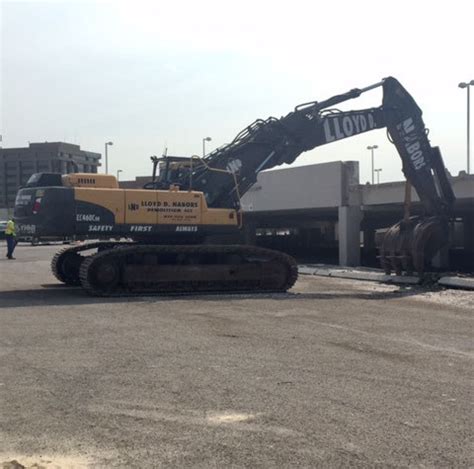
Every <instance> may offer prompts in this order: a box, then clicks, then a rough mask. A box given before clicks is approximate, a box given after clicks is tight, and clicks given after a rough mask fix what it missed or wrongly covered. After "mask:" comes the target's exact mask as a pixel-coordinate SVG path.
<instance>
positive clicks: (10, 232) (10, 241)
mask: <svg viewBox="0 0 474 469" xmlns="http://www.w3.org/2000/svg"><path fill="white" fill-rule="evenodd" d="M5 237H6V238H7V257H8V259H15V258H14V257H13V251H14V250H15V246H16V231H15V220H13V218H12V219H10V220H8V222H7V227H6V228H5Z"/></svg>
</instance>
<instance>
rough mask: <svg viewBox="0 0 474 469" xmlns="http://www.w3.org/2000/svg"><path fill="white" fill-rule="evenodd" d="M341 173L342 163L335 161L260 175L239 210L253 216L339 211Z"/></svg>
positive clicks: (342, 191) (340, 202)
mask: <svg viewBox="0 0 474 469" xmlns="http://www.w3.org/2000/svg"><path fill="white" fill-rule="evenodd" d="M343 171H344V163H343V162H341V161H337V162H333V163H323V164H315V165H310V166H300V167H296V168H285V169H279V170H271V171H265V172H262V173H260V174H259V175H258V179H257V182H256V183H255V184H254V186H253V187H252V188H251V189H250V190H249V191H248V192H247V193H246V194H245V195H244V197H243V198H242V207H243V209H244V210H245V211H254V212H259V211H269V210H291V209H308V208H326V207H339V206H340V205H343V204H345V203H347V202H345V200H347V196H344V194H346V193H347V192H344V191H346V184H344V182H343V181H344V178H343V174H344V173H343ZM357 176H358V175H357ZM355 177H356V175H355V174H352V179H354V178H355ZM350 182H353V181H352V180H351V181H350ZM357 182H358V179H357V181H356V184H357Z"/></svg>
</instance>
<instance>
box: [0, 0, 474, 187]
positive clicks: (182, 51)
mask: <svg viewBox="0 0 474 469" xmlns="http://www.w3.org/2000/svg"><path fill="white" fill-rule="evenodd" d="M470 4H471V5H472V2H469V1H465V2H463V1H458V0H451V1H449V2H436V1H430V2H427V1H426V2H425V1H416V0H411V1H404V0H396V1H395V0H392V1H384V0H378V1H371V0H357V1H346V0H339V1H324V2H323V1H317V0H312V1H299V0H292V1H288V0H287V1H277V0H271V1H258V0H253V1H248V0H241V1H234V2H230V1H224V0H220V1H213V0H201V1H179V0H166V1H161V0H156V1H149V2H146V1H138V0H133V1H122V2H121V1H87V2H86V1H49V2H43V1H30V2H26V1H2V3H1V13H0V14H1V23H0V25H1V41H2V48H1V102H0V107H1V124H0V133H1V134H3V146H4V147H13V146H25V145H27V144H28V141H30V142H38V141H46V140H47V141H58V140H61V141H67V142H72V143H78V144H80V145H81V147H82V148H83V149H86V150H90V151H97V152H100V153H103V148H104V142H105V141H107V140H112V141H113V142H114V146H113V147H112V148H111V149H110V152H109V155H110V156H109V166H110V170H111V171H116V170H117V169H119V168H120V169H122V170H123V171H124V173H123V175H122V179H126V178H133V177H135V176H136V175H144V174H149V173H150V172H151V166H150V163H149V156H150V155H153V154H156V155H160V154H161V153H162V151H163V148H164V146H165V145H167V146H168V152H169V154H174V155H190V154H201V152H202V138H203V137H206V136H211V137H212V142H210V143H208V148H209V149H213V148H215V147H217V146H220V145H222V144H224V143H227V142H229V141H231V140H232V139H233V138H234V136H235V135H236V134H237V133H238V132H239V131H240V130H241V129H242V128H243V127H245V126H246V125H247V124H249V123H250V122H252V121H254V120H255V119H256V118H259V117H261V118H266V117H268V116H270V115H273V116H276V117H280V116H282V115H285V114H287V113H288V112H290V111H291V110H292V109H293V108H294V107H295V106H296V105H297V104H299V103H302V102H307V101H312V100H322V99H325V98H328V97H330V96H332V95H334V94H337V93H340V92H345V91H348V90H349V89H351V88H355V87H363V86H366V85H369V84H371V83H374V82H377V81H379V80H380V79H381V78H382V77H385V76H388V75H392V76H395V77H396V78H398V79H399V80H400V81H401V82H402V84H403V85H404V86H405V87H406V88H407V90H408V91H409V92H410V93H411V94H412V95H413V97H414V98H415V99H416V101H417V102H418V104H419V105H420V107H421V108H422V110H423V111H424V120H425V123H426V125H427V127H429V128H430V139H431V142H432V144H433V145H439V146H440V147H441V150H442V152H443V155H444V159H445V162H446V165H447V167H448V169H449V170H450V171H451V173H453V174H457V173H458V171H459V170H461V169H466V90H461V89H459V88H458V87H457V85H458V83H459V82H460V81H466V80H471V79H474V60H473V52H472V49H473V36H472V25H473V16H472V7H469V5H470ZM380 103H381V95H380V92H371V93H370V94H368V95H367V97H364V98H361V99H358V100H354V101H352V102H350V103H349V105H346V106H344V107H343V108H344V109H348V108H353V109H357V108H364V107H368V106H371V105H374V106H378V105H379V104H380ZM372 144H377V145H378V146H379V150H377V153H376V160H377V162H376V167H381V168H383V171H382V174H381V180H382V181H387V180H398V179H401V178H402V175H401V171H400V170H401V162H400V159H399V157H398V155H397V153H396V152H395V150H394V147H393V145H391V144H390V143H389V142H388V140H387V138H386V133H385V131H382V130H379V131H374V132H371V133H368V134H365V135H362V136H359V137H354V138H352V139H346V140H344V141H342V142H337V143H334V144H332V145H329V146H325V147H320V148H318V149H315V150H313V151H311V152H308V153H306V154H305V155H302V156H301V157H300V158H299V159H298V160H297V162H296V163H295V164H297V165H300V164H310V163H317V162H324V161H331V160H359V161H360V168H361V182H365V181H367V180H369V178H370V157H369V152H368V150H366V147H367V145H372Z"/></svg>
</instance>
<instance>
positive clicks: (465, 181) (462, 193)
mask: <svg viewBox="0 0 474 469" xmlns="http://www.w3.org/2000/svg"><path fill="white" fill-rule="evenodd" d="M450 182H451V184H452V186H453V191H454V195H455V196H456V198H457V199H459V200H462V199H469V198H470V199H474V175H469V176H467V175H465V176H458V177H453V178H451V179H450ZM360 190H361V203H362V205H381V204H392V203H403V202H404V200H405V182H403V181H401V182H389V183H385V184H376V185H374V186H373V185H371V184H365V185H363V186H360ZM411 194H412V197H411V198H412V200H413V201H415V202H418V201H419V200H420V199H419V198H418V195H417V193H416V190H415V189H414V188H412V191H411Z"/></svg>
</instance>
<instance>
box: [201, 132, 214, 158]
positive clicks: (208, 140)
mask: <svg viewBox="0 0 474 469" xmlns="http://www.w3.org/2000/svg"><path fill="white" fill-rule="evenodd" d="M211 140H212V138H211V137H205V138H203V139H202V157H203V158H204V157H205V156H206V142H210V141H211Z"/></svg>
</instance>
